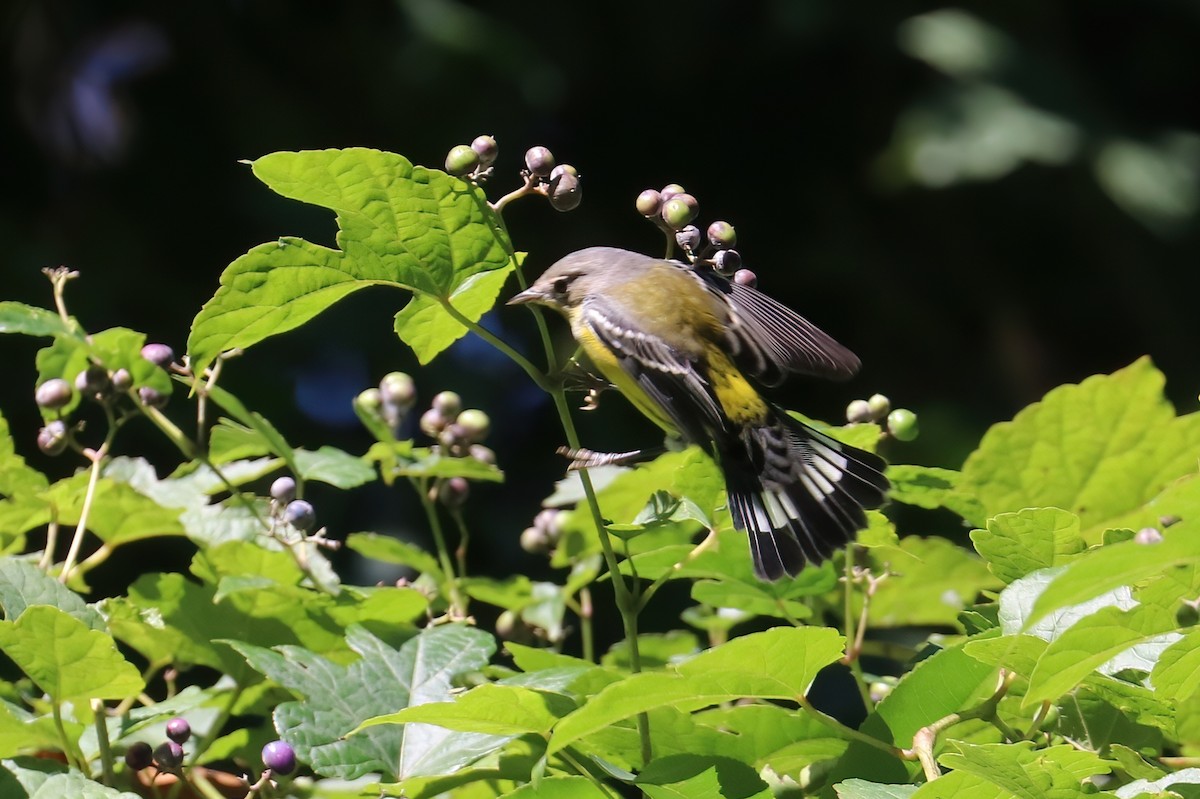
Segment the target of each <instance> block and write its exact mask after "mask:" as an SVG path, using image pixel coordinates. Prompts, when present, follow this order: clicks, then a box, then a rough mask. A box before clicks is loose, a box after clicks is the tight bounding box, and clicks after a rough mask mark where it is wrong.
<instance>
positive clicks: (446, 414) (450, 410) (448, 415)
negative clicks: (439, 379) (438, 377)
mask: <svg viewBox="0 0 1200 799" xmlns="http://www.w3.org/2000/svg"><path fill="white" fill-rule="evenodd" d="M429 406H430V407H431V408H432V409H433V410H435V411H437V412H438V413H440V414H441V415H442V418H444V419H453V418H454V417H455V416H458V414H459V413H461V412H462V397H460V396H458V394H456V393H455V392H453V391H440V392H438V393H437V394H436V395H435V396H434V398H433V402H431V403H429Z"/></svg>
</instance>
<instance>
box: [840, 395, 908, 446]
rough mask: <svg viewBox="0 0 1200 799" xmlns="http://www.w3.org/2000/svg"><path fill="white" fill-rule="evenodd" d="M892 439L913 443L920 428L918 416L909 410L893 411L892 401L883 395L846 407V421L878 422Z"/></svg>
mask: <svg viewBox="0 0 1200 799" xmlns="http://www.w3.org/2000/svg"><path fill="white" fill-rule="evenodd" d="M885 419H886V425H885V426H886V428H887V431H888V433H889V434H890V435H891V436H892V438H894V439H896V440H897V441H912V440H913V439H914V438H916V437H917V434H918V433H919V432H920V428H919V427H918V426H917V415H916V414H915V413H913V412H912V411H910V410H909V409H908V408H896V409H894V410H893V409H892V401H891V400H890V399H888V398H887V397H885V396H884V395H883V394H872V395H871V398H870V399H865V400H864V399H856V400H854V401H852V402H851V403H850V404H849V405H847V406H846V421H848V422H851V423H854V424H859V423H863V422H878V423H880V424H884V420H885Z"/></svg>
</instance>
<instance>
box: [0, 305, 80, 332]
mask: <svg viewBox="0 0 1200 799" xmlns="http://www.w3.org/2000/svg"><path fill="white" fill-rule="evenodd" d="M0 333H19V334H22V335H26V336H75V337H81V336H80V333H79V329H78V326H77V325H76V324H75V323H74V320H72V321H71V322H70V323H68V322H64V321H63V319H62V317H61V316H59V315H58V314H56V313H55V312H54V311H50V310H47V309H45V308H38V307H36V306H33V305H26V304H25V303H23V302H12V301H6V302H0Z"/></svg>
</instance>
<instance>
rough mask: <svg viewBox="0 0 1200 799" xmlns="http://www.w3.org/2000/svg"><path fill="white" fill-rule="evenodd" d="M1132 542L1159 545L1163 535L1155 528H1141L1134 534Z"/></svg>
mask: <svg viewBox="0 0 1200 799" xmlns="http://www.w3.org/2000/svg"><path fill="white" fill-rule="evenodd" d="M1133 540H1134V541H1136V542H1138V543H1139V544H1161V543H1162V540H1163V534H1162V533H1160V532H1159V531H1158V528H1156V527H1143V528H1142V529H1141V530H1138V531H1137V533H1136V534H1134V536H1133Z"/></svg>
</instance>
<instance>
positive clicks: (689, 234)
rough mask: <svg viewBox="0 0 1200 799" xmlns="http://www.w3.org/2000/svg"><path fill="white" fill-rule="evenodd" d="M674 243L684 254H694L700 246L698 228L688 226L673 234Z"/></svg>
mask: <svg viewBox="0 0 1200 799" xmlns="http://www.w3.org/2000/svg"><path fill="white" fill-rule="evenodd" d="M675 243H676V244H678V245H679V248H680V249H681V250H683V251H684V252H695V251H696V248H697V247H699V246H700V228H698V227H696V226H695V225H688V226H686V227H685V228H683V230H678V231H676V232H675Z"/></svg>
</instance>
